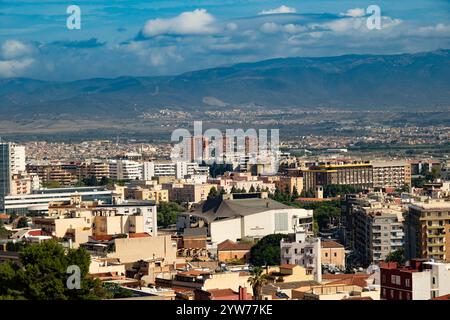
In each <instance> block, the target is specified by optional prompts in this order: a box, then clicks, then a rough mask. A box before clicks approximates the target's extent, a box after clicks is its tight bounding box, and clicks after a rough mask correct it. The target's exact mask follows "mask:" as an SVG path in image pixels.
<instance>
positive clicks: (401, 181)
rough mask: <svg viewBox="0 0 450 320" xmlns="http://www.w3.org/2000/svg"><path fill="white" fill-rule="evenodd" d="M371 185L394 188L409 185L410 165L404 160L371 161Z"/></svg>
mask: <svg viewBox="0 0 450 320" xmlns="http://www.w3.org/2000/svg"><path fill="white" fill-rule="evenodd" d="M371 163H372V168H373V186H374V187H375V188H377V187H378V188H384V187H393V188H396V189H400V188H403V187H404V186H411V165H410V164H409V163H408V162H406V161H372V162H371Z"/></svg>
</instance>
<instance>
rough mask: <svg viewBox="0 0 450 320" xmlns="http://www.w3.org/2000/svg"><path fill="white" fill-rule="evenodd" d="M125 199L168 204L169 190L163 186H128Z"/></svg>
mask: <svg viewBox="0 0 450 320" xmlns="http://www.w3.org/2000/svg"><path fill="white" fill-rule="evenodd" d="M125 198H126V199H135V200H148V201H154V202H155V203H160V202H168V201H169V190H166V189H162V188H161V186H159V187H158V186H157V187H150V188H142V187H140V186H127V187H126V188H125Z"/></svg>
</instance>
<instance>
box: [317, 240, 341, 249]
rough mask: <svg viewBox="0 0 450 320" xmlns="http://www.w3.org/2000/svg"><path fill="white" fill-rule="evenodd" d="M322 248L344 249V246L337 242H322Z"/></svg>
mask: <svg viewBox="0 0 450 320" xmlns="http://www.w3.org/2000/svg"><path fill="white" fill-rule="evenodd" d="M320 245H321V247H322V248H344V246H343V245H342V244H340V243H339V242H336V241H326V240H325V241H322V242H321V244H320Z"/></svg>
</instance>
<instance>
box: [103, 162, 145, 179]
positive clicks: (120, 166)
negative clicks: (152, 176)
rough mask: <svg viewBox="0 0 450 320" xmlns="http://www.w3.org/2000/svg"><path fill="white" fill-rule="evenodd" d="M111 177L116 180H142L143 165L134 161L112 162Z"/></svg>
mask: <svg viewBox="0 0 450 320" xmlns="http://www.w3.org/2000/svg"><path fill="white" fill-rule="evenodd" d="M109 176H110V178H111V179H115V180H139V179H140V180H142V164H141V163H139V162H137V161H132V160H111V161H110V162H109Z"/></svg>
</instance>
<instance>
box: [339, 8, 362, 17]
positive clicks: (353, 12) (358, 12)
mask: <svg viewBox="0 0 450 320" xmlns="http://www.w3.org/2000/svg"><path fill="white" fill-rule="evenodd" d="M341 15H342V16H346V17H364V16H365V15H366V10H364V9H363V8H354V9H348V10H347V12H345V13H341Z"/></svg>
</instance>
